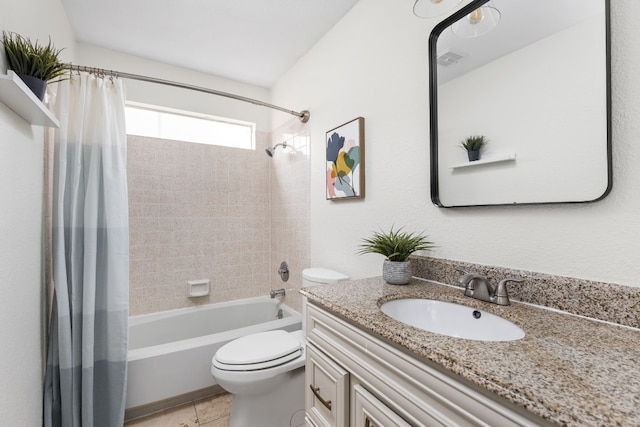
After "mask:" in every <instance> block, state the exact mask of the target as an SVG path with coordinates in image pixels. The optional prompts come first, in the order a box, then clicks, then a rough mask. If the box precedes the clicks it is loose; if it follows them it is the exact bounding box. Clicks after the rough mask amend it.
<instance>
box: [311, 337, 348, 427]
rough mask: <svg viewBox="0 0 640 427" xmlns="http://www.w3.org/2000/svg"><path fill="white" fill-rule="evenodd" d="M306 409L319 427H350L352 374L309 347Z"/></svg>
mask: <svg viewBox="0 0 640 427" xmlns="http://www.w3.org/2000/svg"><path fill="white" fill-rule="evenodd" d="M305 376H306V381H305V387H306V389H305V393H306V398H305V408H306V411H307V417H308V418H310V419H311V421H312V422H313V423H314V424H315V425H316V426H317V427H348V426H349V422H348V416H349V373H348V372H347V371H346V370H344V369H343V368H342V366H340V365H338V364H337V363H336V362H334V361H333V360H332V359H330V358H329V357H327V356H326V355H325V354H323V353H322V352H321V351H319V350H316V349H315V348H314V347H313V346H312V345H309V344H307V363H306V368H305Z"/></svg>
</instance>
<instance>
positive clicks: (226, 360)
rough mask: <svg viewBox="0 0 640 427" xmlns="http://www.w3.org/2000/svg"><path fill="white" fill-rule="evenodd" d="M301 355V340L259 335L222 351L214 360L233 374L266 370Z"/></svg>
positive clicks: (274, 334) (271, 333)
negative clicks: (233, 372) (235, 372)
mask: <svg viewBox="0 0 640 427" xmlns="http://www.w3.org/2000/svg"><path fill="white" fill-rule="evenodd" d="M301 352H302V344H301V342H300V340H298V339H296V338H295V337H294V336H293V335H291V334H290V333H289V332H287V331H282V330H276V331H267V332H259V333H256V334H251V335H247V336H244V337H242V338H238V339H236V340H234V341H231V342H230V343H228V344H225V345H223V346H222V347H220V349H219V350H218V351H217V352H216V354H215V356H214V364H215V365H217V366H220V365H224V367H223V369H226V370H234V371H235V370H238V371H245V370H256V369H265V368H269V367H272V366H276V365H281V364H283V363H286V362H288V361H290V360H293V359H295V358H297V357H298V356H299V355H300V354H301ZM215 362H217V363H215ZM220 367H222V366H220Z"/></svg>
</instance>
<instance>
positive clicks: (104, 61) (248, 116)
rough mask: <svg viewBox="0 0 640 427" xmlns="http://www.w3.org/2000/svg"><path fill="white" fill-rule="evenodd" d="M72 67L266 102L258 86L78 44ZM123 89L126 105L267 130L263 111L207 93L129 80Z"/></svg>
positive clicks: (266, 96) (265, 94) (266, 113)
mask: <svg viewBox="0 0 640 427" xmlns="http://www.w3.org/2000/svg"><path fill="white" fill-rule="evenodd" d="M74 63H75V64H77V65H85V66H89V67H97V68H105V69H108V70H115V71H122V72H127V73H132V74H141V75H144V76H150V77H156V78H159V79H165V80H171V81H176V82H180V83H186V84H190V85H193V86H199V87H204V88H207V89H215V90H218V91H221V92H227V93H232V94H235V95H240V96H244V97H247V98H252V99H256V100H259V101H265V102H269V90H268V89H265V88H262V87H259V86H254V85H249V84H245V83H240V82H236V81H233V80H229V79H225V78H222V77H216V76H212V75H209V74H204V73H200V72H197V71H193V70H189V69H186V68H181V67H176V66H174V65H169V64H163V63H160V62H156V61H151V60H148V59H143V58H140V57H137V56H132V55H128V54H125V53H121V52H116V51H113V50H109V49H104V48H101V47H98V46H94V45H87V44H83V43H78V45H77V55H76V59H75V61H74ZM125 86H126V88H127V100H129V101H135V102H142V103H145V104H152V105H161V106H165V107H171V108H178V109H182V110H188V111H197V112H200V113H204V114H212V115H215V116H220V117H226V118H231V119H236V120H244V121H249V122H255V123H256V128H257V130H259V131H264V132H268V131H270V130H271V123H270V120H271V115H270V114H271V111H270V110H269V109H268V108H265V107H260V106H257V105H254V104H249V103H246V102H241V101H237V100H234V99H230V98H225V97H220V96H213V95H210V94H207V93H202V92H197V91H192V90H185V89H179V88H175V87H171V86H164V85H158V84H154V83H147V82H141V81H137V80H131V79H127V80H125Z"/></svg>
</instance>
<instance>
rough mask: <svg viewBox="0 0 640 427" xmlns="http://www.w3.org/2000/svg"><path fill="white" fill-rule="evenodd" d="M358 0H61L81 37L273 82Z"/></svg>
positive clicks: (156, 57)
mask: <svg viewBox="0 0 640 427" xmlns="http://www.w3.org/2000/svg"><path fill="white" fill-rule="evenodd" d="M357 1H358V0H321V1H318V0H109V1H104V0H62V3H63V5H64V8H65V10H66V13H67V16H68V19H69V21H70V23H71V27H72V28H73V31H74V33H75V36H76V39H77V40H78V41H79V42H81V43H87V44H93V45H97V46H100V47H104V48H108V49H112V50H116V51H120V52H124V53H128V54H131V55H136V56H139V57H143V58H147V59H151V60H155V61H159V62H164V63H169V64H173V65H178V66H181V67H185V68H189V69H193V70H197V71H201V72H205V73H209V74H213V75H217V76H221V77H225V78H229V79H233V80H237V81H241V82H245V83H250V84H253V85H257V86H262V87H271V86H272V85H273V84H274V83H275V82H276V81H277V80H278V79H279V78H280V77H281V76H282V75H283V74H284V73H285V72H286V71H287V70H288V69H289V68H291V67H292V66H293V65H294V64H295V62H296V61H297V60H298V59H299V58H300V57H301V56H302V55H304V54H305V53H306V52H307V51H308V50H309V49H310V48H311V47H312V46H313V45H314V44H315V43H316V42H317V41H318V40H319V39H320V38H321V37H322V36H323V35H324V34H326V33H327V32H328V31H329V29H331V27H333V25H334V24H335V23H336V22H338V21H339V20H340V19H341V18H342V17H343V16H344V15H345V14H346V13H347V12H348V11H349V9H351V7H352V6H353V5H354V4H355V3H356V2H357ZM79 65H87V66H91V64H79ZM118 71H125V72H126V71H129V70H118Z"/></svg>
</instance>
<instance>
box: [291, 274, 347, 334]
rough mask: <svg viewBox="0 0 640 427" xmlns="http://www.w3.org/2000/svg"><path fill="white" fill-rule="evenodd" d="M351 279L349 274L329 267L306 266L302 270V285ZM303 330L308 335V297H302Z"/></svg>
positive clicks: (323, 283) (315, 284)
mask: <svg viewBox="0 0 640 427" xmlns="http://www.w3.org/2000/svg"><path fill="white" fill-rule="evenodd" d="M345 280H349V276H347V275H346V274H342V273H339V272H337V271H333V270H329V269H327V268H317V267H315V268H305V269H304V270H302V287H303V288H308V287H309V286H318V285H327V284H329V283H337V282H343V281H345ZM302 331H303V332H304V334H305V336H306V335H307V297H304V296H303V297H302Z"/></svg>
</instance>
